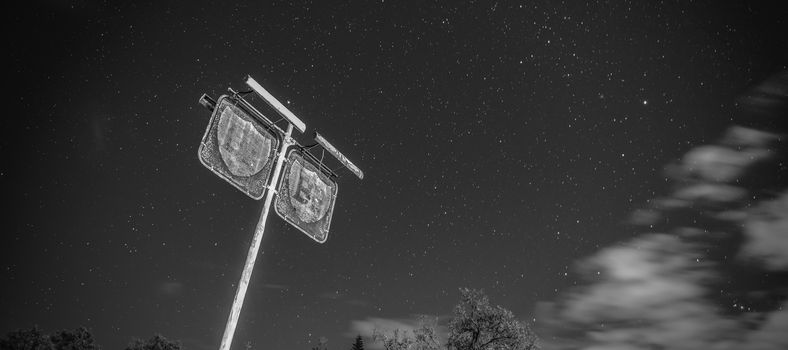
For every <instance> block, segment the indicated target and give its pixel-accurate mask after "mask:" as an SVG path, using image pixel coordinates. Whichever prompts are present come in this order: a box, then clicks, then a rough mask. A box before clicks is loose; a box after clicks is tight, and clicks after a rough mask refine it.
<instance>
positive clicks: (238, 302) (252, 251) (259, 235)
mask: <svg viewBox="0 0 788 350" xmlns="http://www.w3.org/2000/svg"><path fill="white" fill-rule="evenodd" d="M292 133H293V124H290V123H288V124H287V132H286V133H285V137H284V141H283V142H282V148H281V149H280V150H279V155H278V156H277V159H276V167H274V174H273V176H271V180H270V181H269V183H268V192H267V193H266V195H265V204H264V205H263V211H262V213H260V220H259V221H258V222H257V227H255V230H254V237H253V238H252V243H251V245H250V246H249V252H248V253H247V254H246V264H245V265H244V270H243V273H241V280H240V282H238V290H236V292H235V298H234V299H233V308H232V310H231V311H230V317H229V319H228V320H227V325H226V326H225V328H224V335H222V344H221V346H220V348H219V349H220V350H230V345H231V344H232V342H233V335H235V326H236V325H237V324H238V316H240V314H241V307H242V306H243V303H244V298H245V297H246V289H247V288H248V287H249V280H250V279H251V277H252V270H253V269H254V262H255V260H257V252H258V251H259V250H260V242H261V241H262V240H263V233H264V231H265V222H266V221H267V220H268V212H269V211H270V210H271V202H273V199H274V192H276V190H274V188H275V187H276V184H277V182H278V181H279V175H280V173H281V172H282V165H283V164H284V161H285V153H286V151H287V148H288V147H290V146H291V145H293V144H294V143H295V141H294V140H293V138H292V137H291V135H292Z"/></svg>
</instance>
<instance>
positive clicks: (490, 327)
mask: <svg viewBox="0 0 788 350" xmlns="http://www.w3.org/2000/svg"><path fill="white" fill-rule="evenodd" d="M447 345H448V347H449V349H454V350H493V349H510V350H532V349H537V348H538V347H537V345H536V335H535V334H534V333H533V332H532V331H531V329H530V328H529V327H528V325H526V324H525V323H524V322H520V321H518V320H517V319H515V317H514V314H512V312H511V311H509V310H507V309H504V308H503V307H500V306H495V307H493V306H492V305H490V301H489V299H488V298H487V296H486V295H485V294H484V292H482V291H480V290H473V289H468V288H461V289H460V303H459V304H458V305H457V306H456V307H455V308H454V319H452V320H451V322H450V323H449V339H448V344H447Z"/></svg>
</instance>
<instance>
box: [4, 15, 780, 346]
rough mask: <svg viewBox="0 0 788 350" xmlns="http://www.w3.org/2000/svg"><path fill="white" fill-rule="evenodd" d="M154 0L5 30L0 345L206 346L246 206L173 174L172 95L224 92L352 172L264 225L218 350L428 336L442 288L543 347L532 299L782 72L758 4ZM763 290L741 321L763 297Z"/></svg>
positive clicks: (180, 102) (181, 153) (202, 178)
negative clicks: (281, 110)
mask: <svg viewBox="0 0 788 350" xmlns="http://www.w3.org/2000/svg"><path fill="white" fill-rule="evenodd" d="M155 3H156V4H155V5H148V4H141V3H138V2H132V3H131V4H125V5H120V4H107V3H105V2H98V1H83V2H71V1H68V2H67V1H32V2H28V3H26V4H25V6H27V8H26V9H23V10H17V11H7V13H6V17H7V18H8V19H7V20H6V21H7V22H10V26H9V28H11V29H7V30H6V38H7V40H8V41H10V45H5V52H6V55H5V56H6V59H9V61H10V69H8V70H7V71H6V76H10V81H9V80H8V79H7V80H6V84H5V86H6V89H5V91H6V93H5V98H6V104H7V106H8V107H9V109H10V113H8V114H7V115H6V117H5V118H3V119H2V122H0V123H1V124H0V125H2V131H3V134H4V137H3V138H2V141H0V149H1V150H2V155H3V159H4V161H3V162H1V163H0V178H2V187H3V193H4V200H3V202H4V205H3V207H4V209H3V211H4V215H3V218H4V221H5V223H6V225H5V226H6V227H5V228H3V229H2V232H3V234H2V242H3V243H2V244H0V267H2V269H1V270H0V285H2V294H1V295H0V315H2V317H0V333H2V334H5V333H6V332H8V331H11V330H14V329H17V328H27V327H31V326H33V325H38V326H40V327H42V328H43V329H44V330H45V331H54V330H59V329H73V328H76V327H78V326H80V325H84V326H86V327H88V328H90V329H91V330H92V332H93V333H94V335H95V336H96V338H97V340H98V342H99V343H100V344H102V346H103V347H104V348H106V349H119V348H122V347H123V346H125V345H126V344H127V343H128V342H129V340H131V338H132V337H140V338H148V337H150V336H151V335H153V334H154V333H161V334H163V335H165V336H167V337H169V338H172V339H177V340H180V341H181V342H182V343H183V344H184V346H185V347H186V348H187V349H195V350H203V349H216V348H218V346H219V341H220V339H221V336H222V332H223V329H224V325H225V322H226V320H227V315H228V313H229V310H230V306H231V303H232V298H233V294H234V292H235V288H236V284H237V282H238V278H239V276H240V273H241V269H242V267H243V263H244V260H245V257H246V251H247V249H248V246H249V242H250V240H251V237H252V234H253V231H254V227H255V224H256V223H257V220H258V217H259V215H260V211H261V209H262V201H255V200H252V199H250V198H248V197H247V196H246V195H244V194H243V193H241V192H240V191H238V190H237V189H235V188H234V187H232V186H230V185H229V184H227V183H226V182H224V181H223V180H222V179H220V178H218V177H217V176H215V175H214V174H213V173H212V172H210V171H209V170H208V169H206V168H205V167H204V166H203V165H202V164H200V162H199V161H198V159H197V148H198V146H199V142H200V139H201V137H202V136H203V133H204V130H205V127H206V125H207V123H208V120H209V117H210V112H209V111H208V110H206V109H205V108H203V107H202V106H200V105H199V104H198V103H197V100H198V98H199V97H200V95H201V94H202V93H204V92H205V93H208V94H209V95H211V96H212V97H214V98H218V97H219V96H220V95H222V94H225V93H226V91H227V90H226V89H227V87H232V88H234V89H236V90H245V89H247V88H246V86H245V85H244V83H243V82H244V78H245V76H246V75H247V74H248V75H251V76H252V77H254V78H255V79H256V80H257V81H259V82H260V83H261V84H262V85H263V86H264V87H266V88H267V89H268V91H270V92H271V93H272V94H273V95H274V96H276V97H278V98H279V99H280V100H281V101H282V102H283V103H285V104H286V105H287V106H288V107H289V108H290V110H292V111H293V112H294V113H295V114H296V115H298V116H299V117H300V118H301V119H302V120H304V121H305V122H306V124H307V129H308V130H307V133H305V134H299V135H297V136H296V139H297V140H299V141H300V142H301V143H302V144H309V143H312V132H313V131H315V130H318V131H319V132H320V133H321V135H324V136H325V137H326V138H327V139H328V140H329V141H330V142H332V143H333V144H334V145H335V146H336V147H337V148H338V149H339V150H340V151H342V152H343V153H344V154H345V155H346V156H347V157H348V158H349V159H351V160H352V161H353V162H354V163H355V164H356V165H358V166H359V167H360V168H361V169H362V170H363V171H364V172H365V178H364V180H359V179H357V178H356V177H355V176H354V175H353V174H352V173H350V172H349V171H347V170H340V171H339V173H340V178H339V194H338V199H337V202H336V208H335V212H334V216H333V221H332V224H331V231H330V234H329V238H328V241H327V242H326V243H325V244H317V243H315V242H314V241H312V240H311V239H309V238H308V237H307V236H305V235H304V234H302V233H301V232H299V231H298V230H296V229H294V228H292V227H290V226H289V225H288V224H287V223H285V222H284V221H283V220H281V219H280V218H279V217H277V216H275V214H273V213H272V214H271V215H272V216H271V217H270V218H269V221H268V222H269V225H268V227H267V229H266V233H265V236H264V238H263V242H262V249H261V254H260V256H259V257H258V260H257V265H256V268H255V271H254V274H253V277H252V280H251V285H250V288H249V291H248V294H247V296H246V303H245V304H244V309H243V311H242V313H241V317H240V321H239V325H238V330H237V332H236V335H235V340H234V342H233V345H234V348H235V349H243V348H244V347H251V348H255V349H308V348H310V347H311V346H312V345H314V344H315V343H316V342H317V339H318V338H319V337H326V338H328V346H329V348H330V349H342V348H349V346H350V344H351V340H352V337H354V336H355V335H356V334H357V333H359V332H361V331H362V330H364V329H369V327H371V325H373V324H377V325H378V326H379V327H382V328H385V326H386V325H408V324H412V320H413V319H414V317H415V315H418V314H431V315H437V316H440V317H441V319H442V320H445V319H446V317H449V316H450V314H451V310H452V307H453V305H454V304H456V302H457V300H458V296H459V293H458V288H459V287H472V288H483V289H484V290H485V291H486V292H487V294H488V295H489V296H490V298H491V300H492V302H493V303H495V304H500V305H502V306H504V307H506V308H508V309H510V310H512V311H513V312H514V313H515V314H516V315H517V317H518V318H520V319H522V320H526V321H528V322H529V323H531V325H532V326H533V327H534V329H535V330H536V331H537V334H539V335H540V336H542V337H543V343H544V344H543V345H545V346H546V347H549V346H551V345H550V344H551V342H553V341H554V340H552V338H551V337H553V335H554V334H559V335H560V334H563V333H561V332H551V331H542V330H543V329H545V327H548V326H549V325H546V324H545V323H543V322H541V320H542V318H541V314H540V312H541V311H539V310H541V309H543V307H541V306H544V305H548V304H551V303H558V304H560V303H561V302H562V301H563V300H579V299H571V297H568V296H567V295H576V294H572V293H582V292H580V291H581V290H582V289H578V288H581V286H582V285H583V284H584V283H588V281H586V280H585V279H584V278H583V272H582V265H583V263H582V262H583V261H585V260H583V259H584V257H587V256H591V255H593V254H595V253H597V252H599V251H604V249H605V247H609V246H611V245H615V244H618V243H619V242H627V241H629V240H632V239H637V238H636V237H639V235H641V234H642V233H643V232H642V230H641V229H639V228H634V227H633V226H632V225H631V224H630V223H629V221H628V220H629V218H630V217H631V214H632V213H633V212H635V211H637V210H638V209H642V208H645V207H648V206H649V203H651V202H650V201H651V200H652V199H654V198H657V197H660V196H663V195H666V194H668V193H669V192H670V191H671V190H673V188H674V184H675V181H674V180H675V179H674V178H671V176H670V173H669V172H666V171H664V169H665V167H666V166H667V165H668V164H671V163H673V162H675V161H677V160H679V159H681V158H682V157H683V156H684V154H686V153H687V152H689V151H690V150H692V149H693V148H695V147H698V146H701V145H704V144H713V143H715V142H718V141H719V140H720V138H721V137H722V136H723V135H725V134H726V130H728V128H729V127H731V126H732V125H734V124H737V123H739V121H740V119H741V118H743V117H742V115H744V113H743V112H742V111H741V108H739V107H740V106H739V104H738V103H737V101H740V99H739V98H740V96H742V95H743V94H746V93H747V91H751V89H753V88H754V87H756V86H758V84H759V83H761V82H762V81H764V80H767V79H769V78H770V77H773V76H774V75H775V74H778V72H780V71H784V70H785V69H788V40H786V37H785V33H788V23H786V12H785V11H784V10H781V9H780V7H779V5H778V4H767V3H766V2H752V3H749V2H746V1H711V0H709V1H695V2H684V1H661V2H652V1H643V2H634V1H631V2H630V1H591V2H583V3H581V2H574V1H572V2H556V1H533V2H530V1H520V2H518V1H497V2H492V1H489V2H488V1H458V2H435V1H427V2H420V3H419V4H415V3H413V4H411V3H409V2H402V1H400V2H397V1H375V2H373V1H344V2H336V3H328V2H313V1H260V2H255V3H249V4H245V5H224V4H222V3H221V2H188V3H183V4H182V5H183V6H178V5H175V4H170V3H164V2H155ZM775 3H777V2H775ZM249 96H250V97H251V95H249ZM737 99H738V100H737ZM251 101H252V102H253V103H254V104H255V105H256V106H258V107H260V108H261V109H263V107H264V106H265V104H264V103H263V102H262V100H261V99H259V98H252V99H251ZM264 113H266V115H268V116H269V117H271V118H273V119H278V117H276V116H275V115H274V114H273V112H270V110H264ZM279 125H280V126H283V125H284V122H280V124H279ZM318 153H319V152H318ZM333 166H334V167H338V166H339V164H338V163H333ZM768 169H772V168H768ZM780 169H782V170H781V171H783V170H785V166H784V163H783V166H782V167H781V168H780ZM784 173H785V172H784V171H783V172H782V173H781V174H783V175H784ZM777 180H778V182H780V181H782V182H781V183H782V184H783V185H784V184H785V183H786V182H785V177H784V176H782V175H780V176H777ZM777 187H779V186H777ZM786 206H788V204H786ZM779 227H780V226H778V228H777V229H776V232H778V233H780V232H783V233H785V232H787V231H781V230H782V229H781V228H779ZM782 228H785V227H784V226H782ZM578 269H579V270H578ZM782 271H783V272H781V273H782V274H780V272H773V273H772V274H771V275H770V276H782V277H786V276H788V275H785V273H784V271H785V270H782ZM769 278H773V277H768V276H766V277H763V278H762V279H758V281H760V282H758V283H760V284H759V286H761V287H759V288H760V290H763V289H764V288H766V289H768V290H772V291H774V290H778V292H777V294H776V295H777V296H773V297H771V299H770V300H771V304H769V305H771V306H768V305H766V304H768V303H766V304H764V305H766V306H762V308H761V309H759V312H764V313H765V312H766V311H767V310H766V309H767V308H769V307H770V308H771V309H770V310H773V309H776V308H777V306H775V305H777V304H780V302H781V301H784V300H785V299H786V296H787V295H788V292H786V286H785V283H783V284H782V285H780V286H776V285H775V283H774V281H771V282H770V280H768V279H769ZM756 279H757V278H756ZM764 281H766V282H764ZM753 283H755V282H753ZM764 286H765V287H764ZM739 289H741V288H739ZM780 293H782V294H780ZM745 294H746V293H745ZM748 295H749V294H748ZM723 299H724V300H723ZM734 299H735V298H733V299H732V298H727V299H725V298H722V299H720V300H717V299H715V300H714V302H716V303H718V304H717V305H718V306H717V307H719V308H721V310H723V311H724V310H725V308H726V307H729V306H730V307H732V308H734V309H736V308H739V306H740V305H739V304H737V305H736V306H731V305H729V304H736V303H737V301H735V300H734ZM736 300H738V299H736ZM540 305H541V306H540ZM779 310H782V309H779ZM723 314H725V315H729V314H730V312H723ZM731 317H733V316H731ZM442 322H443V321H442ZM362 335H364V336H369V335H370V334H362ZM559 335H556V337H558V336H559ZM578 341H579V342H581V343H582V340H578ZM368 342H369V340H368ZM562 344H569V343H562ZM555 346H558V345H555ZM570 346H571V345H570Z"/></svg>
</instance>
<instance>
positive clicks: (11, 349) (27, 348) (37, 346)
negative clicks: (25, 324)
mask: <svg viewBox="0 0 788 350" xmlns="http://www.w3.org/2000/svg"><path fill="white" fill-rule="evenodd" d="M0 349H2V350H52V349H53V345H52V341H51V340H50V339H49V336H47V335H46V334H43V333H41V330H40V329H38V327H37V326H36V327H33V328H30V329H24V330H23V329H18V330H15V331H11V332H8V334H6V336H5V338H3V339H0Z"/></svg>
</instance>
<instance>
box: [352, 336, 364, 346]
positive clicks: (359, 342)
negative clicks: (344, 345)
mask: <svg viewBox="0 0 788 350" xmlns="http://www.w3.org/2000/svg"><path fill="white" fill-rule="evenodd" d="M350 350H364V339H362V338H361V334H359V335H357V336H356V341H355V342H353V346H352V347H351V348H350Z"/></svg>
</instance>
